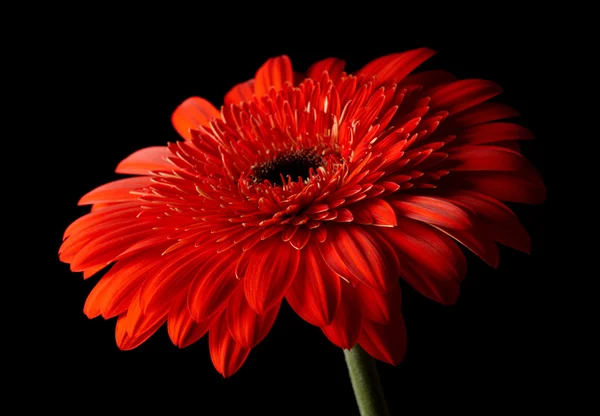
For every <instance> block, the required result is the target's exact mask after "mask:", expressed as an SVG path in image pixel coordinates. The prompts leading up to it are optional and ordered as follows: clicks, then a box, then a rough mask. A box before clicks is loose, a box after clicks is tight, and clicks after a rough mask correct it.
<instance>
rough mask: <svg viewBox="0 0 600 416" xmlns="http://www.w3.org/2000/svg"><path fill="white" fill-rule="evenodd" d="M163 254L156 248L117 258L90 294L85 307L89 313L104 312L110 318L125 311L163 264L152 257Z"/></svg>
mask: <svg viewBox="0 0 600 416" xmlns="http://www.w3.org/2000/svg"><path fill="white" fill-rule="evenodd" d="M159 255H160V253H159V252H156V251H154V252H150V254H149V255H147V254H146V253H144V254H140V255H137V256H133V257H131V258H128V259H126V260H121V261H119V262H117V263H116V264H115V265H114V266H113V267H112V268H111V269H110V270H109V271H108V272H107V273H106V274H105V275H104V276H103V277H102V278H101V279H100V280H99V281H98V283H97V284H96V286H94V288H93V289H92V291H91V292H90V294H89V295H88V297H87V299H86V301H85V305H84V307H83V312H84V313H85V314H86V315H87V317H88V318H90V319H91V318H95V317H96V316H98V315H100V314H102V316H103V317H104V318H105V319H109V318H112V317H114V316H117V315H121V314H122V313H124V312H125V311H126V310H127V308H128V307H129V305H130V304H131V302H132V300H133V298H134V297H135V295H136V294H137V293H138V292H139V289H140V287H141V286H142V284H143V283H144V281H145V280H146V279H147V278H148V277H149V276H153V274H154V272H155V271H156V270H157V269H158V268H159V267H160V262H158V261H156V260H152V259H153V258H155V257H156V256H159Z"/></svg>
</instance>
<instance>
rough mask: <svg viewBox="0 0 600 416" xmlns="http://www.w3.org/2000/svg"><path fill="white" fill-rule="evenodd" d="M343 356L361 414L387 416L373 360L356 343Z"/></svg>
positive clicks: (364, 415) (362, 415) (385, 404)
mask: <svg viewBox="0 0 600 416" xmlns="http://www.w3.org/2000/svg"><path fill="white" fill-rule="evenodd" d="M344 356H345V357H346V365H348V372H349V373H350V381H352V388H353V389H354V396H355V397H356V402H357V403H358V408H359V410H360V414H361V416H389V412H388V408H387V403H386V402H385V398H384V397H383V390H382V389H381V382H380V381H379V374H377V368H376V367H375V360H373V358H372V357H371V356H370V355H369V354H367V353H366V352H365V350H363V349H362V348H361V347H360V346H359V345H358V344H356V345H355V346H354V348H352V349H351V350H344Z"/></svg>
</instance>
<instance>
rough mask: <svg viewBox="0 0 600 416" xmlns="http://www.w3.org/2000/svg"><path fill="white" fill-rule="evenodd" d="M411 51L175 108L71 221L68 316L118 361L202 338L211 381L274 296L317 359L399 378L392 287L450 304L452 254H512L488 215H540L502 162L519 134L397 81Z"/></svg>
mask: <svg viewBox="0 0 600 416" xmlns="http://www.w3.org/2000/svg"><path fill="white" fill-rule="evenodd" d="M433 54H434V52H433V51H431V50H429V49H417V50H412V51H408V52H404V53H399V54H393V55H389V56H385V57H382V58H379V59H376V60H374V61H373V62H371V63H369V64H368V65H366V66H365V67H364V68H362V69H361V70H360V71H358V72H357V73H355V74H347V73H346V72H344V62H343V61H341V60H338V59H333V58H329V59H325V60H323V61H320V62H317V63H316V64H314V65H312V66H311V67H310V68H309V69H308V71H307V72H306V73H304V74H299V73H295V72H294V71H293V69H292V65H291V63H290V60H289V59H288V58H287V57H286V56H281V57H276V58H272V59H269V60H268V61H267V62H266V63H265V64H264V65H263V66H262V67H261V68H260V69H259V70H258V71H257V73H256V76H255V77H254V79H252V80H250V81H248V82H245V83H242V84H240V85H237V86H235V87H234V88H233V89H232V90H231V91H230V92H229V93H227V94H226V96H225V100H224V104H223V105H222V106H221V108H220V110H218V109H217V108H215V107H214V106H213V105H212V104H210V103H209V102H207V101H206V100H204V99H202V98H199V97H193V98H190V99H188V100H186V101H185V102H183V103H182V104H181V105H180V106H179V107H178V108H177V109H176V111H175V112H174V114H173V117H172V120H173V124H174V126H175V128H176V129H177V131H178V132H179V133H180V134H181V136H182V137H183V139H184V140H182V141H178V142H175V143H169V144H168V146H164V147H150V148H146V149H142V150H139V151H137V152H135V153H134V154H132V155H131V156H129V157H127V158H126V159H125V160H123V161H122V162H121V163H120V164H119V165H118V167H117V172H118V173H122V174H128V175H134V176H131V177H128V178H125V179H120V180H117V181H115V182H111V183H109V184H106V185H103V186H100V187H99V188H97V189H95V190H93V191H91V192H89V193H88V194H87V195H85V196H84V197H83V198H82V199H81V201H80V204H84V205H92V210H91V213H89V214H87V215H84V216H83V217H81V218H79V219H78V220H76V221H75V222H74V223H73V224H71V225H70V226H69V227H68V229H67V230H66V232H65V240H64V242H63V244H62V247H61V251H60V259H61V260H62V261H64V262H67V263H70V265H71V270H73V271H81V272H83V273H84V277H86V278H89V277H91V276H92V275H94V274H95V273H96V272H98V271H100V270H101V269H103V268H104V267H106V266H107V265H112V267H111V268H110V270H109V271H108V272H107V273H106V274H105V275H104V276H103V277H102V278H101V279H100V280H99V282H98V284H97V285H96V286H95V287H94V289H93V290H92V292H91V293H90V295H89V297H88V299H87V301H86V303H85V307H84V312H85V313H86V314H87V316H88V317H90V318H93V317H96V316H100V315H101V316H103V317H104V318H106V319H108V318H113V317H116V318H117V324H116V339H117V344H118V346H119V348H121V349H124V350H128V349H132V348H135V347H136V346H138V345H140V344H141V343H142V342H144V341H145V340H146V339H147V338H148V337H150V336H151V335H152V334H153V333H154V332H155V331H156V330H157V329H158V328H159V327H160V326H162V325H163V324H165V323H166V325H167V327H168V333H169V336H170V338H171V340H172V341H173V343H174V344H175V345H177V346H179V347H185V346H187V345H190V344H192V343H193V342H195V341H197V340H198V339H200V338H201V337H202V336H204V335H205V334H206V333H207V332H208V334H209V335H208V336H209V347H210V354H211V357H212V360H213V363H214V365H215V367H216V369H217V370H218V371H219V372H220V373H221V374H223V375H224V376H229V375H231V374H233V373H234V372H235V371H237V370H238V369H239V368H240V366H241V365H242V364H243V362H244V361H245V360H246V357H247V356H248V354H249V352H250V350H251V349H252V348H253V347H254V346H256V345H257V344H258V343H259V342H260V341H261V340H262V339H263V338H264V337H265V336H266V335H267V333H268V332H269V330H270V328H271V327H272V325H273V323H274V322H275V319H276V316H277V313H278V311H279V308H280V305H281V303H282V302H283V301H284V299H285V300H286V301H287V302H288V303H289V304H290V306H291V307H292V308H293V310H294V311H295V312H296V313H297V314H298V315H299V316H300V317H301V318H303V319H304V320H305V321H307V322H309V323H310V324H313V325H315V326H318V327H319V328H321V329H322V331H323V333H324V334H325V336H327V337H328V338H329V339H330V340H331V342H333V343H334V344H335V345H337V346H339V347H341V348H345V349H349V348H351V347H353V346H354V345H355V344H356V343H358V344H360V345H361V346H362V348H363V349H364V350H366V351H367V352H368V353H369V354H370V355H372V356H373V357H375V358H377V359H379V360H382V361H385V362H388V363H392V364H397V363H399V362H400V361H401V360H402V358H403V356H404V354H405V351H406V336H405V327H404V322H403V319H402V314H401V308H400V298H401V296H400V286H399V278H402V279H404V280H405V281H406V282H408V283H409V284H410V285H412V286H413V287H414V288H415V289H416V290H418V291H419V292H420V293H422V294H423V295H425V296H427V297H428V298H431V299H434V300H436V301H438V302H441V303H443V304H452V303H454V302H455V301H456V299H457V296H458V293H459V284H460V282H461V280H462V279H463V278H464V276H465V272H466V262H465V257H464V255H463V252H462V251H461V249H460V248H459V246H458V244H457V242H458V243H460V244H461V245H463V246H464V247H466V248H467V249H469V250H471V251H472V252H474V253H475V254H476V255H477V256H479V257H480V258H482V259H483V260H484V261H485V262H486V263H488V264H489V265H491V266H493V267H496V266H497V265H498V248H497V245H496V243H502V244H504V245H507V246H510V247H513V248H515V249H517V250H521V251H524V252H528V250H529V238H528V235H527V232H526V231H525V230H524V228H523V227H522V226H521V224H520V223H519V221H518V220H517V218H516V217H515V215H514V214H513V212H512V211H511V210H510V209H509V208H507V207H506V206H505V205H504V204H503V203H502V202H499V201H511V202H524V203H539V202H541V201H542V200H543V199H544V194H545V191H544V186H543V184H542V181H541V179H540V176H539V174H538V173H537V172H536V170H535V169H534V168H533V167H532V166H531V165H530V164H529V163H528V162H527V160H526V159H525V158H524V157H523V156H522V155H521V154H520V152H519V146H518V144H517V140H520V139H531V138H532V134H531V133H530V131H529V130H527V129H526V128H524V127H521V126H519V125H517V124H514V123H512V122H507V121H504V120H506V119H508V118H511V117H514V116H517V113H516V112H515V111H514V110H513V109H512V108H510V107H508V106H506V105H503V104H498V103H493V102H488V100H489V99H491V98H492V97H494V96H496V95H498V94H499V93H500V92H501V89H500V87H499V86H498V85H496V84H494V83H493V82H490V81H485V80H480V79H468V80H456V79H455V78H454V77H453V76H452V75H451V74H449V73H447V72H444V71H426V72H421V73H416V74H412V72H413V70H414V69H415V68H417V66H419V65H420V64H421V63H422V62H423V61H425V60H426V59H428V58H429V57H431V56H432V55H433Z"/></svg>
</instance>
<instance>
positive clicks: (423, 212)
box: [391, 195, 472, 229]
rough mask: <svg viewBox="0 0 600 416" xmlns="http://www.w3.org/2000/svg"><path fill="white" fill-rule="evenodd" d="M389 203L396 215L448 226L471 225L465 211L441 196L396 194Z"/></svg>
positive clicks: (460, 227)
mask: <svg viewBox="0 0 600 416" xmlns="http://www.w3.org/2000/svg"><path fill="white" fill-rule="evenodd" d="M391 204H392V206H393V207H394V209H395V210H396V214H398V216H402V217H408V218H412V219H414V220H417V221H422V222H426V223H429V224H436V225H441V226H445V227H450V228H458V229H465V228H469V227H471V226H472V223H471V220H470V219H469V215H468V214H467V213H466V212H465V211H463V210H462V209H461V208H459V207H458V206H456V205H454V204H452V203H450V202H448V201H446V200H444V199H442V198H437V197H430V196H419V195H398V196H397V197H394V200H393V201H391Z"/></svg>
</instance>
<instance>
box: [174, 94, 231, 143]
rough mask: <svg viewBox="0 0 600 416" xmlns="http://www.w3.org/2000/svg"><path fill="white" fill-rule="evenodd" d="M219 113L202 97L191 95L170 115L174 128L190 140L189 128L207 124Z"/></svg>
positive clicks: (217, 116)
mask: <svg viewBox="0 0 600 416" xmlns="http://www.w3.org/2000/svg"><path fill="white" fill-rule="evenodd" d="M220 116H221V113H219V110H217V109H216V108H215V106H213V105H212V104H211V103H209V102H208V101H206V100H205V99H204V98H200V97H191V98H188V99H187V100H185V101H184V102H183V103H181V104H180V105H179V107H177V109H176V110H175V111H174V112H173V115H172V116H171V122H172V123H173V126H174V127H175V130H177V132H178V133H179V135H180V136H181V137H183V138H184V139H186V140H192V134H191V133H190V129H194V130H198V129H199V128H200V127H202V126H208V125H209V122H210V120H212V119H213V118H219V117H220Z"/></svg>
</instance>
